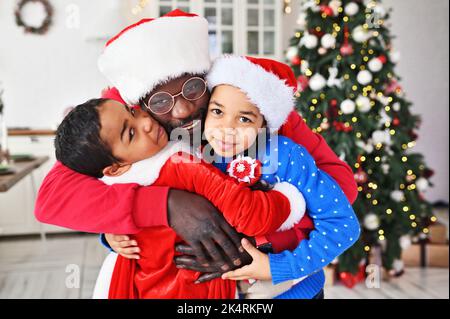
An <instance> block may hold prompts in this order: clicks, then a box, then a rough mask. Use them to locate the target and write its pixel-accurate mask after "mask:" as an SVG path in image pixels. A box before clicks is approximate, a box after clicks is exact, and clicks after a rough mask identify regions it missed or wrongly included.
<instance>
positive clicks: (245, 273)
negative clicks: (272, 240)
mask: <svg viewBox="0 0 450 319" xmlns="http://www.w3.org/2000/svg"><path fill="white" fill-rule="evenodd" d="M242 245H243V246H244V248H245V250H246V251H247V252H248V253H249V254H250V255H251V256H252V258H253V261H252V263H251V264H250V265H247V266H244V267H242V268H239V269H237V270H233V271H229V272H227V273H226V274H223V275H222V279H230V280H246V279H255V280H271V279H272V273H271V271H270V261H269V256H268V255H266V254H264V253H262V252H260V251H259V250H258V249H257V248H256V247H254V246H253V245H252V244H251V243H250V242H249V241H248V240H247V239H242Z"/></svg>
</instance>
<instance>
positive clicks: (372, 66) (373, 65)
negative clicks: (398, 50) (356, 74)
mask: <svg viewBox="0 0 450 319" xmlns="http://www.w3.org/2000/svg"><path fill="white" fill-rule="evenodd" d="M368 67H369V70H370V71H372V72H375V73H376V72H380V71H381V70H382V69H383V63H382V62H381V60H380V59H379V58H373V59H372V60H370V61H369V64H368Z"/></svg>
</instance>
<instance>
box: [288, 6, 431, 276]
mask: <svg viewBox="0 0 450 319" xmlns="http://www.w3.org/2000/svg"><path fill="white" fill-rule="evenodd" d="M389 15H390V11H388V10H386V9H385V8H384V7H383V6H382V4H381V3H380V1H374V0H364V1H363V0H359V1H358V0H307V1H303V2H302V10H301V14H300V15H299V19H298V24H299V27H298V31H297V32H296V34H295V36H294V37H293V38H292V40H291V46H290V48H289V49H288V51H287V54H286V57H287V59H288V62H289V63H290V64H291V66H292V68H293V70H294V72H295V73H296V76H297V77H298V81H299V87H300V90H299V92H298V93H297V101H298V102H297V107H298V111H299V112H300V113H301V114H302V116H303V117H304V119H305V121H306V122H307V124H308V125H309V127H311V128H312V129H313V130H314V131H315V132H317V133H320V134H322V135H323V136H324V138H325V139H326V141H327V142H328V143H329V145H330V146H331V147H332V149H333V150H334V151H335V152H336V153H337V154H338V155H340V157H341V159H343V160H345V161H346V162H347V163H348V164H349V165H351V167H352V169H353V170H354V174H355V179H356V181H357V183H358V191H359V197H358V199H357V201H356V203H355V204H354V208H355V211H356V213H357V215H358V217H359V218H360V222H361V226H362V235H361V238H360V240H359V241H358V242H357V243H356V244H355V245H354V246H353V247H352V248H350V249H349V250H348V251H347V252H345V253H344V254H343V255H342V256H340V257H339V271H340V272H341V273H353V274H355V273H357V272H358V270H359V268H360V267H359V265H360V264H361V262H362V261H364V260H367V258H368V255H369V254H370V253H371V251H372V250H375V249H374V248H375V247H376V248H377V249H376V251H382V256H381V260H382V265H383V266H384V267H385V268H386V269H387V270H390V271H391V272H394V271H397V272H400V271H401V270H402V267H403V266H402V263H401V251H402V248H406V247H407V246H408V245H410V244H411V240H414V239H416V238H420V239H424V238H425V237H426V234H427V233H428V232H429V230H428V226H429V225H430V224H431V223H432V222H434V221H436V218H435V217H434V216H432V211H431V206H430V204H429V203H428V202H427V201H426V200H425V198H424V196H423V193H424V192H425V191H426V190H427V189H428V188H429V187H430V185H431V183H430V181H429V178H430V177H431V175H432V174H433V173H432V171H431V170H430V169H429V168H428V167H427V166H426V165H425V163H424V160H423V156H422V155H420V154H416V153H413V151H412V148H413V147H414V146H415V143H416V140H417V137H418V136H417V135H416V130H417V129H418V127H419V124H420V118H419V117H418V116H415V115H413V114H411V103H410V102H409V101H408V100H407V99H406V98H405V93H404V92H403V90H402V87H401V86H400V85H399V80H400V78H399V76H398V75H397V74H396V73H395V71H394V68H395V65H396V63H397V62H398V61H399V58H400V56H399V53H398V52H397V51H395V50H394V49H393V46H392V38H393V37H392V35H391V34H390V31H389V28H388V26H387V25H386V21H387V20H388V19H389Z"/></svg>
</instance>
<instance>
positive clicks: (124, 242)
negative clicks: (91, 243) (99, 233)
mask: <svg viewBox="0 0 450 319" xmlns="http://www.w3.org/2000/svg"><path fill="white" fill-rule="evenodd" d="M105 238H106V241H107V242H108V244H109V247H111V249H112V250H114V251H115V252H116V253H118V254H119V255H121V256H122V257H125V258H127V259H139V252H140V249H139V247H138V244H137V242H136V241H135V240H130V237H128V236H127V235H114V234H105Z"/></svg>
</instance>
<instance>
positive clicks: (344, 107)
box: [341, 99, 356, 114]
mask: <svg viewBox="0 0 450 319" xmlns="http://www.w3.org/2000/svg"><path fill="white" fill-rule="evenodd" d="M355 109H356V104H355V102H353V101H352V100H350V99H347V100H345V101H343V102H342V103H341V111H342V113H344V114H352V113H354V112H355Z"/></svg>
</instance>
